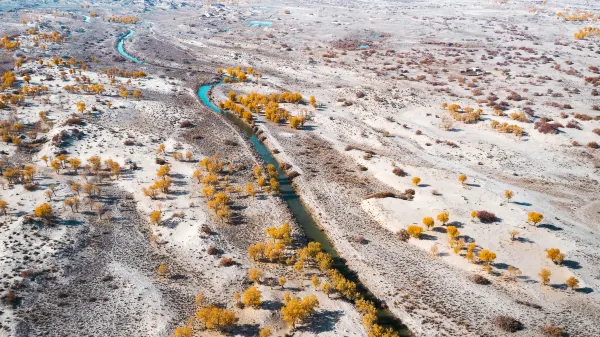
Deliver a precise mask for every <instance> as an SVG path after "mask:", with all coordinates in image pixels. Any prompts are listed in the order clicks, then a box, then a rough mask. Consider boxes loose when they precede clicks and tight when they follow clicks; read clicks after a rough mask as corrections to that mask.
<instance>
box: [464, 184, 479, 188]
mask: <svg viewBox="0 0 600 337" xmlns="http://www.w3.org/2000/svg"><path fill="white" fill-rule="evenodd" d="M465 185H467V186H469V187H481V185H479V184H465Z"/></svg>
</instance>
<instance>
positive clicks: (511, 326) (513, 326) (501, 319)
mask: <svg viewBox="0 0 600 337" xmlns="http://www.w3.org/2000/svg"><path fill="white" fill-rule="evenodd" d="M494 325H495V326H497V327H498V328H500V329H502V330H504V331H506V332H517V331H519V330H520V329H521V328H522V325H521V322H519V321H517V320H516V319H514V318H512V317H509V316H497V317H496V318H494Z"/></svg>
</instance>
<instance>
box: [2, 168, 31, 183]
mask: <svg viewBox="0 0 600 337" xmlns="http://www.w3.org/2000/svg"><path fill="white" fill-rule="evenodd" d="M0 172H1V173H2V177H3V178H4V179H6V181H7V182H8V183H9V184H15V183H22V184H28V183H32V182H33V177H34V175H35V174H36V173H37V170H36V168H35V166H33V165H24V166H23V169H18V168H12V167H6V168H4V165H1V166H0Z"/></svg>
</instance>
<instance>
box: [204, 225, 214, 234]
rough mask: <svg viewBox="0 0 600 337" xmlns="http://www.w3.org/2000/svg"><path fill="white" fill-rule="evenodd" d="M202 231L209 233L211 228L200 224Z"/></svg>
mask: <svg viewBox="0 0 600 337" xmlns="http://www.w3.org/2000/svg"><path fill="white" fill-rule="evenodd" d="M202 233H204V234H207V235H210V234H212V229H210V227H208V226H207V225H202Z"/></svg>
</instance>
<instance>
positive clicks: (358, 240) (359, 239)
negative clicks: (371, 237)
mask: <svg viewBox="0 0 600 337" xmlns="http://www.w3.org/2000/svg"><path fill="white" fill-rule="evenodd" d="M352 241H354V242H356V243H360V244H361V245H366V244H367V243H368V242H369V241H367V239H365V237H364V236H362V235H358V236H355V237H353V238H352Z"/></svg>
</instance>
